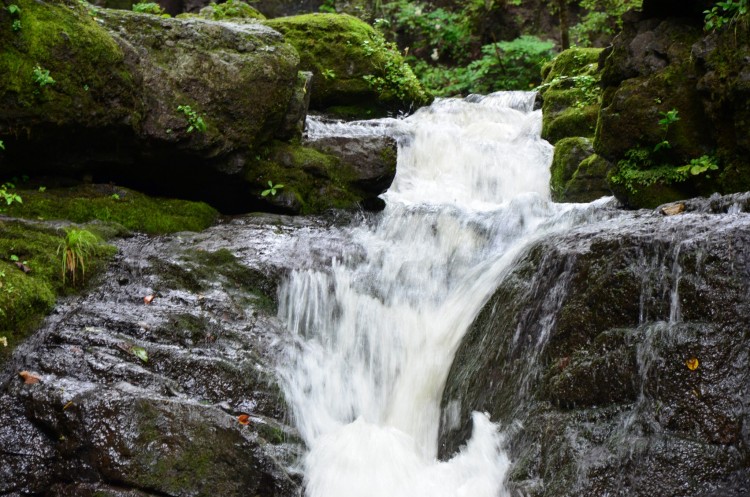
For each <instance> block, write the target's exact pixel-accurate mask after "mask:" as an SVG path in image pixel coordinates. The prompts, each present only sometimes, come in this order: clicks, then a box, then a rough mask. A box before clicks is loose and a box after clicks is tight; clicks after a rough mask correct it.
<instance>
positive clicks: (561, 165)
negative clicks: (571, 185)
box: [550, 136, 594, 201]
mask: <svg viewBox="0 0 750 497" xmlns="http://www.w3.org/2000/svg"><path fill="white" fill-rule="evenodd" d="M593 152H594V149H593V147H592V145H591V140H589V139H588V138H583V137H580V136H579V137H568V138H563V139H562V140H560V141H559V142H557V144H556V145H555V154H554V156H553V158H552V165H551V166H550V173H551V178H550V188H551V190H552V198H553V199H554V200H556V201H560V200H562V199H563V193H564V192H565V190H566V187H567V184H568V182H569V181H570V180H571V178H573V175H574V174H575V172H576V171H577V170H578V166H579V164H580V163H581V161H583V160H584V159H586V158H587V157H588V156H589V155H591V154H592V153H593Z"/></svg>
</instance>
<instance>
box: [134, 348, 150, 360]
mask: <svg viewBox="0 0 750 497" xmlns="http://www.w3.org/2000/svg"><path fill="white" fill-rule="evenodd" d="M130 351H131V352H132V353H133V355H134V356H136V357H137V358H138V359H140V360H141V361H143V362H148V353H147V352H146V349H144V348H143V347H133V348H132V349H130Z"/></svg>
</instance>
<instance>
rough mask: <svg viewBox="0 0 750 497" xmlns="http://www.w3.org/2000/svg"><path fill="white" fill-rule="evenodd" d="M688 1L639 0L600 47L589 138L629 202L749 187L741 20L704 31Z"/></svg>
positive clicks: (745, 36)
mask: <svg viewBox="0 0 750 497" xmlns="http://www.w3.org/2000/svg"><path fill="white" fill-rule="evenodd" d="M699 3H700V2H698V3H696V5H698V4H699ZM705 3H706V2H703V3H700V4H701V5H703V4H705ZM693 7H695V8H692V9H691V10H689V11H683V10H682V9H681V10H680V14H679V15H680V17H676V16H674V12H673V11H670V10H669V9H668V8H663V6H660V5H658V3H657V2H644V11H643V13H642V14H641V15H640V16H631V17H630V18H629V19H628V20H627V22H626V24H625V26H624V29H623V32H622V33H621V34H620V35H619V36H618V37H617V38H616V39H615V42H614V44H613V46H612V48H611V49H610V50H609V52H608V55H607V57H606V63H605V67H604V71H603V76H602V83H603V86H604V97H603V102H602V111H601V115H600V120H599V124H598V127H597V132H596V140H595V144H594V146H595V149H596V151H597V153H598V154H599V155H601V156H602V157H603V158H605V159H607V160H609V161H610V162H611V163H613V164H614V165H615V168H614V170H613V171H611V174H610V176H609V178H610V186H611V188H612V190H613V191H614V192H615V194H616V195H617V197H618V198H619V199H620V200H621V201H623V202H624V203H626V204H627V205H631V206H633V207H654V206H656V205H659V204H661V203H664V202H668V201H671V200H674V199H676V198H680V197H682V198H687V197H691V196H695V195H710V194H711V193H714V192H723V193H729V192H736V191H745V190H748V189H750V165H748V161H747V159H746V157H747V155H748V152H750V148H748V147H750V143H748V140H747V139H746V136H747V133H746V123H747V117H748V116H750V110H749V109H750V107H748V103H747V102H748V95H750V93H749V91H750V88H748V85H747V83H746V80H747V78H746V77H745V76H743V74H745V73H746V72H747V70H748V69H747V68H748V60H750V58H749V56H750V33H749V32H748V29H747V22H748V21H747V19H742V18H738V19H735V20H734V21H732V22H731V23H730V24H728V25H725V26H723V27H721V28H719V29H715V30H712V31H710V32H707V31H704V15H703V14H702V12H698V10H700V9H699V8H698V7H696V6H693ZM670 116H671V117H670ZM675 117H676V118H677V119H674V118H675Z"/></svg>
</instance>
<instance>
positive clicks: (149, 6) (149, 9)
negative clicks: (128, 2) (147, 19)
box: [133, 2, 165, 16]
mask: <svg viewBox="0 0 750 497" xmlns="http://www.w3.org/2000/svg"><path fill="white" fill-rule="evenodd" d="M133 12H139V13H141V14H153V15H155V16H161V15H164V13H165V12H164V9H163V8H162V7H161V5H159V4H158V3H155V2H138V3H136V4H133Z"/></svg>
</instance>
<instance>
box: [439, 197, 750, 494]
mask: <svg viewBox="0 0 750 497" xmlns="http://www.w3.org/2000/svg"><path fill="white" fill-rule="evenodd" d="M685 204H686V205H685V211H684V212H683V213H681V214H677V215H674V216H664V215H663V214H661V212H660V211H659V210H657V211H638V212H636V213H633V214H631V215H629V216H625V217H622V218H618V219H617V220H616V221H605V222H600V223H595V224H592V225H589V226H583V227H579V228H576V229H574V230H572V231H571V232H569V233H566V234H563V235H557V236H554V237H552V238H548V239H545V240H542V241H540V242H537V243H536V244H534V245H533V246H531V247H530V249H529V250H528V252H527V253H526V254H525V255H524V256H522V257H521V258H520V260H519V261H518V264H517V266H516V268H515V270H514V271H513V272H512V273H511V274H510V275H509V276H508V277H507V278H506V279H505V280H504V281H503V282H502V283H501V284H500V287H499V288H498V290H497V292H496V293H495V295H494V296H493V297H492V298H491V299H490V301H489V302H488V303H487V304H486V306H485V308H484V309H483V311H482V312H481V314H480V315H479V317H478V318H477V320H476V322H475V323H474V325H473V326H472V328H471V329H470V331H469V333H468V334H467V335H466V337H465V338H464V341H463V343H462V345H461V347H460V349H459V351H458V354H457V356H456V359H455V362H454V365H453V368H452V371H451V373H450V376H449V379H448V383H447V386H446V389H445V392H444V396H443V406H444V409H445V412H446V417H445V419H444V421H443V423H442V426H441V441H440V443H441V457H449V456H450V455H451V454H453V453H454V452H455V451H456V450H457V449H458V448H459V446H460V445H461V444H462V443H464V442H465V441H466V439H467V437H468V435H469V433H470V430H471V426H470V422H469V419H470V413H471V412H472V411H480V412H481V411H486V412H488V413H490V415H491V416H492V419H493V420H495V421H499V422H500V423H501V425H502V426H503V428H504V429H505V430H507V433H508V437H507V446H508V450H509V452H510V455H511V458H512V460H513V461H514V467H513V469H512V471H511V476H510V482H511V486H512V488H514V489H515V490H516V491H519V492H522V493H523V495H532V496H559V495H576V496H581V495H591V496H595V495H596V496H600V495H631V496H653V495H663V496H678V495H735V496H740V495H747V494H748V492H750V486H749V485H750V483H748V482H750V473H749V472H748V468H749V467H750V465H749V464H748V463H749V462H750V452H749V451H748V443H749V442H750V438H748V437H749V434H748V430H747V425H748V420H750V408H749V407H748V406H749V405H750V404H749V403H748V399H750V387H749V385H750V368H749V367H748V366H749V363H748V361H749V359H748V358H749V357H750V335H748V331H747V326H746V323H747V322H748V321H749V320H750V303H749V301H748V299H747V295H748V291H749V290H750V231H748V229H747V228H748V223H749V222H750V220H749V219H748V214H747V212H748V195H747V194H739V195H732V196H726V197H718V196H716V197H713V198H711V199H695V200H691V201H689V202H686V203H685ZM721 213H727V214H721ZM449 413H454V414H455V415H453V416H451V415H448V414H449Z"/></svg>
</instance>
